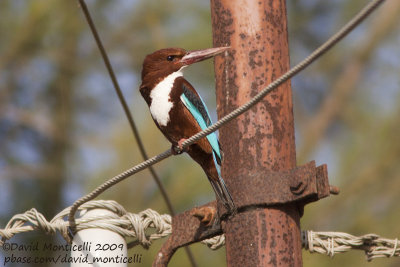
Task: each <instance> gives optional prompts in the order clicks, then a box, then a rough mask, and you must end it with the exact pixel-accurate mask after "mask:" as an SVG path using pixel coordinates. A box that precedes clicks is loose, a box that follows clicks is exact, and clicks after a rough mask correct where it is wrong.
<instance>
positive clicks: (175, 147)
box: [171, 138, 187, 155]
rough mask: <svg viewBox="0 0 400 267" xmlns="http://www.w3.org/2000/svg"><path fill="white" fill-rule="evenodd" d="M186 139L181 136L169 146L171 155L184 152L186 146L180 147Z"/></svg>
mask: <svg viewBox="0 0 400 267" xmlns="http://www.w3.org/2000/svg"><path fill="white" fill-rule="evenodd" d="M185 141H186V139H185V138H182V139H181V140H179V141H178V143H177V144H176V145H172V147H171V152H172V154H173V155H179V154H182V153H183V152H185V151H186V150H187V148H185V149H184V148H182V143H183V142H185Z"/></svg>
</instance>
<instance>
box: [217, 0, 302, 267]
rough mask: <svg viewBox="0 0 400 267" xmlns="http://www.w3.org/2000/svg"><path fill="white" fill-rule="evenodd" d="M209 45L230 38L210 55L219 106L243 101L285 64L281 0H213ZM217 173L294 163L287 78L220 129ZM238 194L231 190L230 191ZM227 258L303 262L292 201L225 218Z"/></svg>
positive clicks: (233, 183) (242, 175)
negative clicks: (221, 53)
mask: <svg viewBox="0 0 400 267" xmlns="http://www.w3.org/2000/svg"><path fill="white" fill-rule="evenodd" d="M211 14H212V23H213V42H214V46H215V47H217V46H231V49H230V50H229V51H228V56H226V57H225V58H223V57H218V58H216V61H215V72H216V81H217V82H216V85H217V111H218V115H219V117H222V116H224V115H226V114H227V113H229V112H230V111H232V110H233V109H235V108H237V107H239V106H240V105H242V104H244V103H246V102H247V101H248V100H250V99H251V98H252V97H253V96H254V95H255V94H256V93H258V92H259V91H260V90H261V89H262V88H263V87H265V86H266V85H267V84H269V83H270V82H272V81H273V80H275V79H276V78H278V77H279V76H280V75H282V74H283V73H284V72H286V71H287V70H288V69H289V49H288V36H287V19H286V4H285V1H284V0H264V1H263V0H211ZM220 141H221V145H222V150H223V152H224V164H223V170H222V174H223V177H224V179H225V181H226V183H227V185H228V187H229V188H232V191H233V192H234V191H237V190H239V188H238V187H239V184H240V183H238V182H237V181H240V179H249V177H251V176H254V175H260V174H268V172H270V171H271V170H272V171H281V170H290V169H293V168H295V166H296V151H295V142H294V125H293V111H292V93H291V86H290V82H286V83H285V84H284V85H282V86H281V87H279V88H278V89H277V90H275V91H274V92H272V93H271V94H269V95H268V96H267V97H265V99H264V100H263V101H261V102H260V103H259V104H257V105H256V106H255V107H253V108H252V109H251V110H250V111H248V112H246V113H245V114H243V115H241V116H240V117H239V118H238V119H236V120H234V121H232V122H230V123H229V124H227V125H226V126H224V127H222V128H221V129H220ZM233 199H235V195H233ZM222 227H223V230H224V232H225V234H226V250H227V263H228V266H302V258H301V240H300V215H299V210H298V209H297V207H296V205H295V204H285V205H279V206H274V207H268V208H266V207H259V208H254V207H253V208H251V209H246V210H244V211H241V212H239V213H238V214H237V215H236V216H235V217H233V218H232V219H231V220H228V221H227V222H226V223H223V224H222Z"/></svg>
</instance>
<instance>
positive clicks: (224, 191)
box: [209, 175, 237, 214]
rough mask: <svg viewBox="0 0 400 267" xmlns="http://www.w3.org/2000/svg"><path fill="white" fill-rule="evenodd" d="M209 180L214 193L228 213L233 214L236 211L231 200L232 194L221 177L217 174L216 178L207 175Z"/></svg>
mask: <svg viewBox="0 0 400 267" xmlns="http://www.w3.org/2000/svg"><path fill="white" fill-rule="evenodd" d="M209 180H210V183H211V186H212V187H213V189H214V192H215V194H216V195H217V197H218V198H219V199H220V200H221V201H222V204H224V206H225V208H227V209H228V211H229V212H230V213H232V214H235V213H236V211H237V209H236V206H235V203H234V202H233V199H232V196H231V194H230V193H229V191H228V188H227V187H226V185H225V182H224V180H223V179H222V177H221V176H220V175H218V180H215V179H212V178H210V177H209Z"/></svg>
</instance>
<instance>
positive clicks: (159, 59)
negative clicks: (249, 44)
mask: <svg viewBox="0 0 400 267" xmlns="http://www.w3.org/2000/svg"><path fill="white" fill-rule="evenodd" d="M227 49H229V48H228V47H217V48H209V49H204V50H196V51H189V52H188V51H186V50H184V49H181V48H166V49H161V50H158V51H156V52H154V53H152V54H150V55H147V56H146V58H145V59H144V62H143V69H142V84H141V86H140V93H141V94H142V96H143V98H144V99H145V100H146V102H147V104H148V106H149V108H150V113H151V116H152V117H153V120H154V122H155V123H156V125H157V127H158V128H159V129H160V131H161V132H162V133H163V134H164V136H165V137H166V138H167V139H168V140H169V141H170V142H171V143H172V148H171V149H172V151H173V152H174V151H175V148H176V147H178V148H180V149H181V148H182V147H181V144H182V142H183V141H184V140H186V139H187V138H189V137H191V136H193V135H194V134H196V133H198V132H200V131H201V130H203V129H205V128H207V127H208V126H210V125H211V119H210V115H209V113H208V110H207V107H206V105H205V104H204V102H203V100H202V99H201V97H200V95H199V94H198V93H197V92H196V90H195V89H194V88H193V86H192V85H191V84H190V83H189V82H188V81H187V80H185V78H184V77H183V73H182V70H183V69H184V68H185V67H187V66H188V65H190V64H193V63H196V62H199V61H202V60H205V59H208V58H211V57H213V56H216V55H218V54H220V53H223V52H224V51H226V50H227ZM185 152H187V153H188V154H189V155H190V157H191V158H192V159H194V160H195V161H196V162H197V163H198V164H200V166H201V167H202V168H203V170H204V172H205V173H206V175H207V177H208V180H209V181H210V183H211V185H212V187H213V189H214V191H215V194H216V196H217V197H218V198H219V199H220V200H221V201H222V203H223V204H224V206H225V207H226V208H227V209H228V211H230V212H231V213H235V212H236V207H235V204H234V203H233V200H232V197H231V195H230V194H229V191H228V189H227V187H226V185H225V182H224V180H223V179H222V177H221V173H220V165H221V150H220V145H219V142H218V139H217V135H216V134H215V133H211V134H209V135H208V136H207V137H204V138H202V139H200V140H199V141H197V142H196V143H194V144H192V145H190V146H189V147H187V148H186V149H185Z"/></svg>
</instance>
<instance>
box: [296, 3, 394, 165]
mask: <svg viewBox="0 0 400 267" xmlns="http://www.w3.org/2000/svg"><path fill="white" fill-rule="evenodd" d="M399 12H400V1H398V0H389V1H387V2H386V3H385V4H384V5H383V6H382V7H381V9H380V10H379V12H378V13H377V14H376V15H375V18H374V20H373V21H372V22H371V24H370V29H369V30H368V31H367V33H368V36H367V37H366V39H365V40H364V41H362V42H360V45H358V46H356V47H355V51H354V53H353V54H352V57H351V59H350V60H349V62H347V63H346V64H345V66H344V69H343V71H342V72H341V73H340V74H339V75H338V77H337V78H336V79H335V82H334V84H333V85H332V88H331V90H330V94H329V95H328V96H326V97H325V99H324V101H323V103H322V104H321V107H320V108H319V111H318V112H316V113H315V115H314V116H311V117H310V118H309V119H308V122H307V123H306V124H305V125H304V126H303V127H301V133H302V136H303V142H302V144H301V146H300V148H299V149H298V158H299V159H300V160H301V161H303V160H306V158H308V157H309V156H310V154H311V153H312V152H313V151H314V149H315V147H316V146H317V145H318V143H319V142H320V141H321V139H322V138H323V137H324V134H325V132H326V130H327V129H328V127H329V126H330V125H331V124H332V123H333V121H334V120H335V118H336V117H337V116H338V115H339V114H340V112H341V111H342V110H343V108H344V107H345V106H346V105H348V103H349V100H350V99H351V95H352V93H353V92H354V90H355V89H356V88H357V86H356V84H357V82H358V81H359V80H360V78H361V76H362V72H363V71H364V68H365V66H366V62H367V61H368V60H369V59H370V58H371V56H372V55H373V54H374V53H373V52H374V51H375V50H376V49H377V48H378V47H379V44H380V43H381V42H382V40H383V39H385V38H386V37H387V36H388V35H389V34H390V33H391V31H392V29H393V27H395V26H397V25H398V24H399V21H400V17H399Z"/></svg>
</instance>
